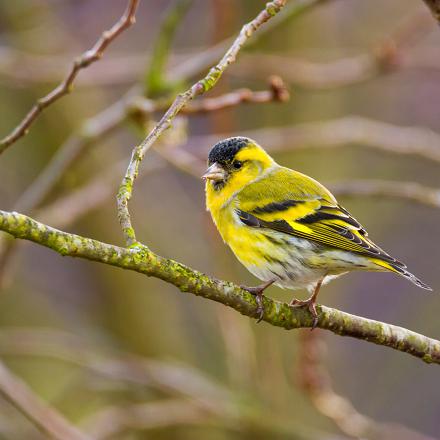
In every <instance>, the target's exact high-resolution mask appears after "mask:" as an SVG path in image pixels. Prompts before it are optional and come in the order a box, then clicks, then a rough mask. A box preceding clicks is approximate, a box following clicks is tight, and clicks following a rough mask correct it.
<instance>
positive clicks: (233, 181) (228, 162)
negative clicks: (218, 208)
mask: <svg viewBox="0 0 440 440" xmlns="http://www.w3.org/2000/svg"><path fill="white" fill-rule="evenodd" d="M274 164H275V162H274V160H273V159H272V158H271V157H270V156H269V155H268V154H267V153H266V152H265V151H264V150H263V149H262V148H261V147H260V146H259V145H258V144H257V143H256V142H255V141H253V140H252V139H249V138H246V137H232V138H228V139H225V140H223V141H220V142H218V143H217V144H215V145H214V146H213V147H212V149H211V151H210V152H209V156H208V169H207V170H206V173H205V174H204V175H203V176H202V177H203V179H205V180H206V181H207V183H206V186H207V188H209V189H213V190H214V191H216V192H218V191H222V190H223V189H225V190H226V189H227V192H231V193H232V192H235V191H237V190H240V189H241V188H242V187H244V186H245V185H246V184H248V183H250V182H251V181H253V180H255V179H256V178H257V177H258V176H260V175H261V174H262V173H264V171H266V170H267V169H268V168H270V167H272V166H273V165H274ZM222 192H223V191H222Z"/></svg>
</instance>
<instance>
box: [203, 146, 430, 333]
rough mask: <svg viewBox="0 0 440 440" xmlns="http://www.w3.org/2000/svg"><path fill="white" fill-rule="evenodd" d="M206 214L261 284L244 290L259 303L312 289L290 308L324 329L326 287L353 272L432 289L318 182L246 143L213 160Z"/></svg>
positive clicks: (213, 154) (220, 151) (218, 152)
mask: <svg viewBox="0 0 440 440" xmlns="http://www.w3.org/2000/svg"><path fill="white" fill-rule="evenodd" d="M202 178H203V179H204V180H205V181H206V183H205V193H206V208H207V210H208V211H209V212H210V213H211V217H212V219H213V221H214V223H215V225H216V227H217V229H218V231H219V233H220V235H221V237H222V239H223V241H224V242H225V243H226V244H227V245H228V246H229V247H230V248H231V250H232V252H233V253H234V254H235V256H236V257H237V259H238V260H239V261H240V262H241V263H242V264H243V265H244V266H245V267H246V268H247V269H248V270H249V271H250V272H251V273H252V274H253V275H254V276H255V277H257V278H259V279H260V280H261V281H263V284H261V285H258V286H256V287H247V286H241V287H242V288H243V289H245V290H247V291H248V292H250V293H251V294H253V295H254V296H255V297H256V301H257V306H258V307H257V315H258V322H259V321H261V319H263V316H264V307H263V299H262V298H263V292H264V290H265V289H266V288H267V287H269V286H270V285H271V284H274V285H277V286H279V287H281V288H285V289H290V290H299V289H307V290H308V291H309V294H310V297H309V298H308V299H306V300H299V299H296V298H295V297H294V298H293V299H292V301H290V303H289V304H290V306H292V307H307V308H308V310H309V311H310V313H311V315H312V318H313V325H312V329H313V328H315V327H316V325H317V324H318V313H317V309H316V299H317V296H318V293H319V291H320V288H321V286H322V285H323V284H326V283H327V282H329V281H331V280H332V279H334V278H336V277H339V276H341V275H343V274H346V273H348V272H351V271H355V270H364V271H376V272H393V273H395V274H398V275H400V276H402V277H404V278H406V279H407V280H409V281H411V282H412V283H414V284H415V285H416V286H418V287H420V288H422V289H426V290H432V289H431V288H430V287H429V286H428V285H427V284H425V283H423V282H422V281H420V280H419V279H418V278H417V277H416V276H415V275H413V274H412V273H410V272H408V270H407V268H406V265H405V264H404V263H402V262H400V261H399V260H397V259H396V258H393V257H392V256H390V255H389V254H388V253H387V252H385V251H384V250H383V249H381V248H380V247H379V246H377V245H376V244H374V242H373V241H372V240H371V239H370V238H369V236H368V233H367V231H366V230H365V229H364V227H363V226H362V225H361V224H360V223H359V222H358V221H357V220H356V219H355V218H354V217H353V216H352V215H351V214H350V213H349V212H348V211H347V210H346V209H345V208H344V207H342V206H341V205H340V204H339V203H338V201H337V200H336V198H335V197H334V196H333V194H332V193H331V192H330V191H329V190H328V189H327V188H325V187H324V186H323V185H322V184H320V183H319V182H318V181H316V180H315V179H313V178H312V177H309V176H307V175H305V174H302V173H300V172H298V171H294V170H292V169H289V168H286V167H283V166H281V165H279V164H278V163H277V162H275V160H274V159H273V158H272V157H271V156H270V155H269V154H268V153H267V152H266V151H265V150H264V149H263V148H262V147H261V146H260V145H258V144H257V142H256V141H254V140H252V139H249V138H247V137H231V138H228V139H224V140H222V141H220V142H218V143H216V144H215V145H214V146H213V147H212V149H211V150H210V152H209V155H208V169H207V170H206V172H205V173H204V174H203V176H202Z"/></svg>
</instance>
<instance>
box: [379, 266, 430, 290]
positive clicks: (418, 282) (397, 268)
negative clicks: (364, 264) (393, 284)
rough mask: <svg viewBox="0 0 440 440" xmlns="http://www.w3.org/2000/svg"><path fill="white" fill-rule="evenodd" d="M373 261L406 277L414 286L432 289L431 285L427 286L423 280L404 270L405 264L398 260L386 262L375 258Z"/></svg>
mask: <svg viewBox="0 0 440 440" xmlns="http://www.w3.org/2000/svg"><path fill="white" fill-rule="evenodd" d="M375 263H376V264H377V265H378V266H381V267H383V268H385V269H388V270H390V271H391V272H394V273H397V274H398V275H400V276H402V277H404V278H406V279H407V280H409V281H411V282H412V283H413V284H415V285H416V286H418V287H420V288H422V289H426V290H432V288H431V287H429V286H428V285H427V284H425V283H424V282H423V281H421V280H419V279H418V278H417V277H416V276H415V275H413V274H412V273H411V272H408V271H407V270H406V266H405V265H404V264H403V263H401V262H400V261H397V260H396V261H395V262H388V261H383V260H376V261H375Z"/></svg>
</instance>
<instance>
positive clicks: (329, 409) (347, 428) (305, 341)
mask: <svg viewBox="0 0 440 440" xmlns="http://www.w3.org/2000/svg"><path fill="white" fill-rule="evenodd" d="M321 336H322V334H321V333H320V332H319V331H317V332H310V331H301V332H300V341H299V342H300V344H299V349H300V352H299V354H298V360H299V367H298V376H299V382H300V386H301V388H302V389H303V391H304V392H305V393H306V394H307V395H308V397H309V398H310V400H311V402H312V403H313V405H314V406H315V408H316V409H317V410H318V411H319V412H320V413H321V414H323V415H324V416H326V417H328V418H330V419H331V420H333V422H334V423H335V424H336V425H337V426H338V427H339V429H340V430H341V431H342V432H343V433H344V434H346V435H348V436H350V437H352V438H353V437H354V438H356V439H360V438H362V439H367V438H381V439H386V438H389V439H391V438H398V439H403V438H407V439H411V440H434V439H432V438H431V437H428V436H426V435H423V434H419V433H417V432H414V431H412V430H410V429H408V428H406V427H405V426H401V425H398V424H395V423H379V422H376V421H375V420H373V419H371V418H370V417H367V416H365V415H363V414H361V413H359V412H358V411H357V410H356V408H355V407H354V406H353V404H352V403H351V402H350V400H349V399H347V398H346V397H343V396H341V395H339V394H337V393H336V392H335V391H334V389H333V386H332V381H331V377H330V375H329V373H328V371H327V368H326V366H325V364H324V362H323V357H324V354H325V350H326V345H325V343H324V340H323V339H322V337H321Z"/></svg>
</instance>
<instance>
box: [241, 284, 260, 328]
mask: <svg viewBox="0 0 440 440" xmlns="http://www.w3.org/2000/svg"><path fill="white" fill-rule="evenodd" d="M240 287H241V288H242V289H243V290H246V292H249V293H250V294H251V295H253V296H255V301H256V302H257V314H258V319H257V324H258V323H259V322H261V321H262V319H263V317H264V304H263V291H264V289H263V288H261V287H260V286H257V287H248V286H240Z"/></svg>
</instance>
